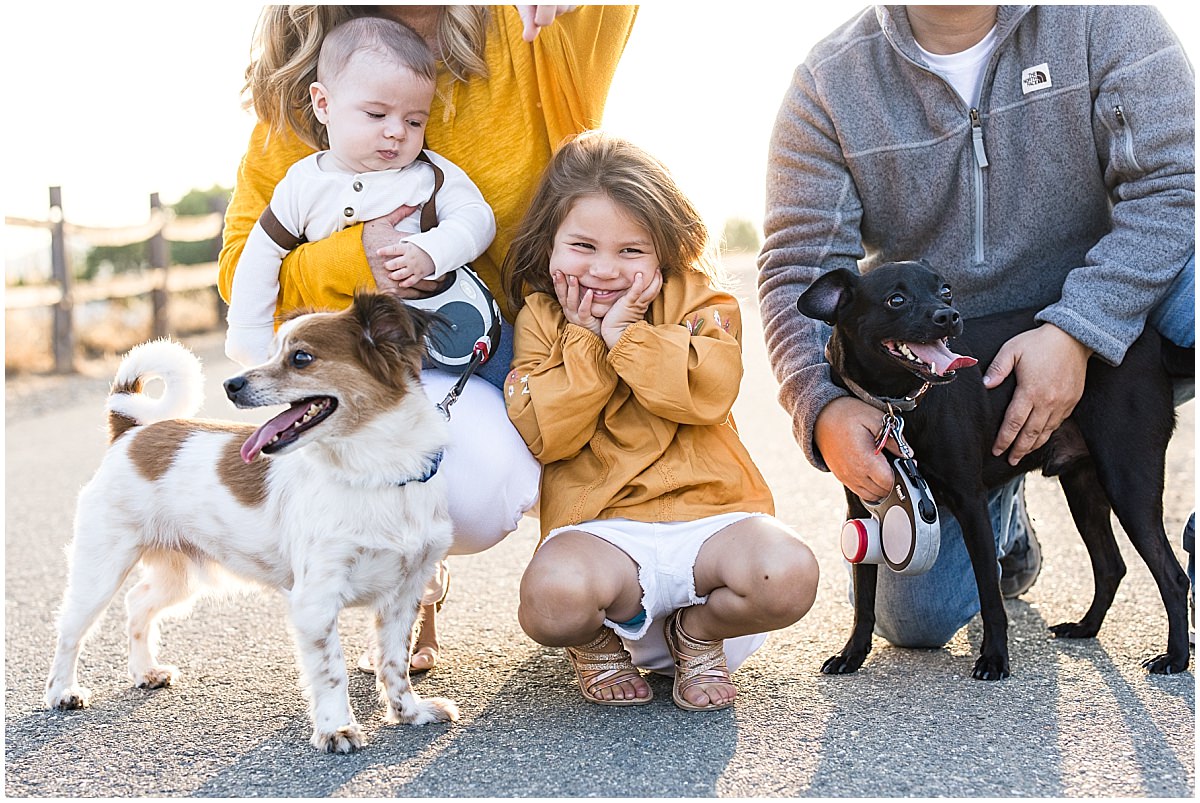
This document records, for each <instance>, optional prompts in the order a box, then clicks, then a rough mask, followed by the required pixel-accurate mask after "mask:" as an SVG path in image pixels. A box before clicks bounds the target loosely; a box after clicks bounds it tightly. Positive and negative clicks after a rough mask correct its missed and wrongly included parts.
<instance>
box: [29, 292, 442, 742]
mask: <svg viewBox="0 0 1200 803" xmlns="http://www.w3.org/2000/svg"><path fill="white" fill-rule="evenodd" d="M429 323H430V318H429V316H428V315H427V314H426V313H422V312H420V311H419V310H413V309H411V308H408V307H405V306H404V305H403V304H402V303H401V302H399V301H397V300H395V299H392V298H390V297H387V296H381V295H371V294H360V295H359V296H356V298H355V300H354V303H353V304H352V305H351V307H350V308H349V309H347V310H344V311H342V312H339V313H310V314H305V315H302V316H299V317H296V318H294V319H292V320H290V321H288V322H286V323H285V324H284V325H283V326H282V327H281V329H280V331H279V334H278V336H277V338H276V344H277V350H276V353H275V354H274V356H273V357H272V358H271V360H270V361H268V362H267V363H265V364H263V365H261V366H258V367H256V368H253V369H250V370H249V371H247V372H245V373H244V374H242V375H241V376H239V377H235V378H233V379H231V380H229V381H227V382H226V391H227V393H228V395H229V396H230V398H231V399H232V400H233V401H234V403H235V404H237V405H238V406H240V407H260V406H267V405H279V404H292V403H293V402H299V401H301V400H307V399H312V398H325V399H332V400H334V403H335V404H336V406H335V407H333V412H332V413H331V414H330V415H329V416H328V417H327V418H325V419H324V420H321V421H319V422H318V423H315V424H314V425H312V426H310V427H302V428H300V429H299V430H296V431H295V432H291V433H289V438H291V437H292V436H293V435H296V432H299V434H298V436H296V437H295V438H294V440H291V441H290V442H287V443H280V444H275V445H273V446H271V447H270V448H272V449H274V450H275V453H274V456H273V457H272V458H271V459H267V458H265V457H263V456H262V455H260V454H258V450H257V448H255V449H250V450H249V451H246V452H243V448H248V447H242V444H243V443H246V442H247V439H248V438H252V437H254V436H253V435H252V433H254V432H255V428H254V427H251V426H247V425H241V424H234V423H226V422H219V421H202V420H195V419H191V418H188V416H191V415H193V414H194V413H195V411H196V410H197V409H198V408H199V405H200V401H199V391H200V389H201V387H202V377H201V375H200V368H199V364H198V362H197V361H196V359H195V358H194V357H193V356H192V355H191V353H190V352H188V351H187V350H186V349H184V348H183V347H182V346H180V345H178V344H176V343H172V342H170V341H155V342H152V343H148V344H145V345H143V346H139V347H138V348H137V349H134V350H133V351H132V352H131V353H130V354H129V355H128V356H127V357H126V358H125V360H124V361H123V362H122V364H121V367H120V369H119V370H118V373H117V378H116V380H115V381H114V383H113V391H112V393H111V395H110V397H109V405H108V406H109V432H110V440H111V443H110V447H109V450H108V453H107V454H106V455H105V458H104V460H103V462H102V463H101V466H100V468H99V470H98V471H97V473H96V475H95V477H94V478H93V479H92V480H91V482H89V483H88V485H87V486H86V487H85V488H84V489H83V491H82V492H81V493H80V497H79V505H78V510H77V514H76V524H75V538H74V542H73V544H72V548H71V560H70V578H69V581H68V586H67V592H66V597H65V601H64V604H63V609H62V613H61V616H60V621H59V637H58V647H57V651H56V654H55V657H54V662H53V666H52V667H51V670H50V675H49V678H48V680H47V683H46V699H45V702H46V705H47V706H49V707H52V708H82V707H84V706H86V705H87V704H88V702H89V699H90V692H89V691H88V690H87V689H85V688H83V687H81V686H80V685H79V682H78V680H77V676H76V665H77V662H78V657H79V652H80V648H81V646H82V642H83V640H84V638H85V636H86V634H87V632H88V630H89V629H90V628H91V627H92V625H93V624H94V623H95V621H96V620H97V618H98V617H99V615H100V614H101V613H102V612H103V610H104V608H105V607H107V605H108V603H109V601H110V600H111V599H112V597H113V595H114V594H115V593H116V591H117V590H118V588H119V587H120V586H121V584H122V583H123V581H124V580H125V577H126V576H127V575H128V574H129V572H130V571H131V570H132V569H133V567H134V566H135V565H137V564H140V566H141V569H142V573H141V577H140V578H139V580H138V582H137V583H136V584H135V585H134V586H133V587H132V588H131V589H130V591H129V592H128V594H127V596H126V605H127V608H128V613H129V643H130V655H129V671H130V674H131V676H132V677H133V681H134V683H135V684H136V685H137V686H139V687H143V688H159V687H162V686H167V685H170V684H171V683H173V682H174V681H175V679H176V677H177V675H178V670H177V669H176V668H175V667H173V666H168V665H165V664H160V663H159V662H158V660H157V658H156V652H157V640H158V627H157V622H158V619H159V617H160V615H161V614H162V613H163V612H164V611H166V610H167V609H179V608H183V607H186V606H187V604H188V602H189V601H190V600H191V599H192V598H193V597H194V596H195V595H196V594H197V593H199V592H200V591H202V590H206V589H211V588H212V583H210V582H209V581H211V580H212V579H213V578H217V577H222V576H227V575H233V576H235V577H238V578H241V579H244V580H248V581H251V582H254V583H257V584H260V585H264V586H267V587H270V588H276V589H279V590H280V591H282V592H283V593H284V594H285V595H287V597H288V602H289V606H290V609H291V620H292V627H293V632H294V635H295V641H296V645H297V653H298V656H299V662H300V675H301V681H302V684H303V686H304V689H305V692H306V695H307V696H308V698H309V703H310V706H309V709H310V716H311V719H312V722H313V735H312V743H313V745H314V746H315V747H317V748H318V749H319V750H323V751H330V752H349V751H352V750H355V749H357V748H358V747H361V746H362V745H363V743H364V739H363V734H362V730H361V728H360V727H359V725H358V724H357V723H356V722H355V718H354V714H353V713H352V711H351V709H350V702H349V697H348V694H347V682H348V681H347V674H346V662H345V658H344V656H343V654H342V648H341V643H340V641H339V639H338V633H337V619H338V612H339V610H340V609H341V607H342V606H343V605H345V604H351V605H365V606H368V607H370V608H371V609H372V610H373V612H374V617H373V618H374V622H375V627H376V640H377V643H378V650H379V654H378V655H377V656H376V658H377V660H376V663H377V665H378V666H380V667H382V669H381V671H380V672H379V675H378V679H377V682H378V685H379V689H380V694H381V697H382V699H383V701H384V703H385V704H386V705H387V720H388V721H389V722H407V723H413V724H421V723H425V722H433V721H445V720H450V719H457V717H458V711H457V708H456V707H455V705H454V703H453V702H452V701H450V700H446V699H442V698H429V699H421V698H420V697H418V696H417V695H416V693H415V692H414V691H413V690H412V686H411V684H410V683H409V679H408V671H407V667H408V661H409V637H410V633H411V631H412V627H413V622H414V620H415V618H416V615H417V611H418V607H419V603H420V599H421V596H422V592H423V589H424V586H425V583H426V581H427V580H428V579H429V577H430V576H431V574H432V573H433V570H434V566H435V564H436V562H437V561H438V560H439V559H440V558H441V557H443V556H444V555H445V553H446V550H447V549H448V548H449V546H450V538H451V531H450V523H449V518H448V516H447V512H446V494H445V489H444V487H443V482H444V479H443V477H442V476H440V475H438V474H436V473H435V474H433V476H431V477H428V478H427V479H426V475H427V474H428V473H429V471H430V469H431V467H432V466H435V465H436V462H435V458H436V457H437V456H438V455H440V453H441V450H442V449H443V448H444V446H445V443H446V439H447V426H446V422H445V420H444V418H443V417H442V415H441V413H439V412H438V411H437V409H436V407H435V406H434V405H433V403H432V402H431V401H430V400H429V399H428V398H427V397H426V395H425V393H424V391H423V389H422V388H421V387H420V384H419V379H418V377H419V372H420V365H421V360H422V357H423V354H424V345H423V343H424V340H423V337H424V333H425V329H426V328H427V327H428V325H429ZM300 354H302V355H303V357H300V356H298V355H300ZM153 378H160V379H162V380H163V382H164V384H165V386H166V389H165V391H164V392H163V394H162V396H161V397H159V398H154V397H151V396H149V395H146V394H144V393H143V388H144V386H145V384H146V383H147V382H148V381H149V380H151V379H153ZM285 415H286V414H285ZM281 417H282V416H281ZM293 417H294V416H293ZM264 429H268V428H267V427H264ZM268 431H273V430H269V429H268ZM260 440H261V438H260ZM260 445H261V444H260ZM243 453H244V454H246V455H247V457H248V458H249V459H248V460H244V459H243Z"/></svg>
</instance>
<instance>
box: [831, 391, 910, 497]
mask: <svg viewBox="0 0 1200 803" xmlns="http://www.w3.org/2000/svg"><path fill="white" fill-rule="evenodd" d="M882 429H883V413H881V412H879V411H878V410H876V409H875V408H874V407H872V406H871V405H869V404H867V403H865V402H862V401H859V400H858V399H855V398H853V397H851V396H841V397H839V398H836V399H834V400H833V401H831V402H830V403H829V404H827V405H825V409H824V410H822V411H821V412H820V413H819V414H818V415H817V422H816V424H815V426H814V427H813V442H814V444H815V445H816V447H817V450H818V451H820V453H821V457H823V458H824V459H825V465H827V466H829V470H830V471H831V472H832V473H833V476H835V477H837V478H838V481H839V482H841V483H842V485H845V486H846V487H847V488H849V489H850V490H851V491H853V492H854V493H855V494H857V495H858V498H859V499H862V500H864V501H867V502H876V501H878V500H880V499H883V498H884V497H885V496H887V495H888V494H889V493H891V492H892V480H893V479H894V477H893V473H892V462H891V460H890V459H889V458H888V456H887V455H885V454H883V453H882V452H881V453H880V454H875V443H876V441H877V440H878V438H879V432H880V431H881V430H882ZM887 446H888V451H889V452H892V453H893V454H897V455H898V454H899V453H900V452H899V448H898V447H897V446H896V442H895V441H894V440H892V439H891V438H889V439H888V443H887Z"/></svg>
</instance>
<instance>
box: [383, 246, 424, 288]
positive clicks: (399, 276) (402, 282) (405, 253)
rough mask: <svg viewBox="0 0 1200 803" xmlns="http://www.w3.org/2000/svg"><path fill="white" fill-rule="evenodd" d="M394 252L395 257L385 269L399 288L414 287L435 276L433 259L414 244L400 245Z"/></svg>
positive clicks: (388, 262)
mask: <svg viewBox="0 0 1200 803" xmlns="http://www.w3.org/2000/svg"><path fill="white" fill-rule="evenodd" d="M392 251H393V252H394V255H393V257H392V258H391V259H389V260H388V261H387V263H386V264H385V265H384V269H385V270H386V271H387V273H388V277H389V278H390V279H391V280H392V281H393V282H395V283H396V286H397V287H412V286H413V285H415V284H416V283H417V282H419V281H421V280H422V279H427V278H429V277H430V276H432V275H433V271H434V264H433V258H432V257H430V256H429V254H427V253H425V252H424V251H423V250H421V248H420V247H418V246H415V245H413V244H412V243H400V244H399V245H397V246H395V247H394V248H393V249H392Z"/></svg>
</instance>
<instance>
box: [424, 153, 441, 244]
mask: <svg viewBox="0 0 1200 803" xmlns="http://www.w3.org/2000/svg"><path fill="white" fill-rule="evenodd" d="M417 160H418V161H421V162H424V163H425V164H427V165H429V166H430V167H432V168H433V192H431V193H430V194H429V200H428V201H426V202H425V205H424V206H423V207H421V231H429V230H430V229H432V228H436V227H437V224H438V219H437V194H438V190H440V189H441V188H442V184H443V183H444V182H445V181H446V174H445V173H443V172H442V168H440V167H438V166H437V165H435V164H434V163H433V160H432V159H430V158H429V156H428V155H427V154H426V153H425V151H421V152H420V153H418V154H417Z"/></svg>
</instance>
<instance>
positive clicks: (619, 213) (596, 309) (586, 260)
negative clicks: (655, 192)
mask: <svg viewBox="0 0 1200 803" xmlns="http://www.w3.org/2000/svg"><path fill="white" fill-rule="evenodd" d="M658 267H659V261H658V254H657V253H656V252H655V249H654V240H653V239H652V238H651V236H650V232H649V231H647V230H646V228H645V227H644V226H642V225H641V224H640V223H638V222H637V221H636V220H634V219H633V218H632V217H630V215H629V214H628V213H627V212H626V211H625V210H624V209H623V208H622V207H620V206H618V205H617V204H615V203H614V202H613V201H612V200H611V199H610V198H609V197H608V196H607V195H602V194H600V195H584V196H582V197H580V198H578V199H577V200H576V201H575V203H573V204H572V205H571V210H570V212H568V213H567V216H566V217H565V218H563V222H562V224H561V225H560V226H559V227H558V231H557V232H556V233H555V235H554V247H553V249H552V250H551V252H550V275H551V276H553V275H554V274H555V273H562V274H563V275H564V276H567V277H572V276H573V277H575V279H576V280H578V282H579V292H580V297H581V298H582V296H583V294H584V293H586V292H587V291H591V294H592V308H591V312H592V315H593V316H595V317H597V318H603V317H604V315H605V314H606V313H607V312H608V311H609V310H610V309H612V306H613V304H615V303H616V302H617V300H618V299H620V298H621V297H622V296H623V295H625V293H626V292H627V291H628V290H629V288H630V286H631V285H632V284H633V279H634V277H635V276H636V275H637V274H639V273H640V274H642V278H643V279H644V280H646V281H649V279H650V277H651V276H653V275H654V272H655V271H656V270H657V269H658Z"/></svg>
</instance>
